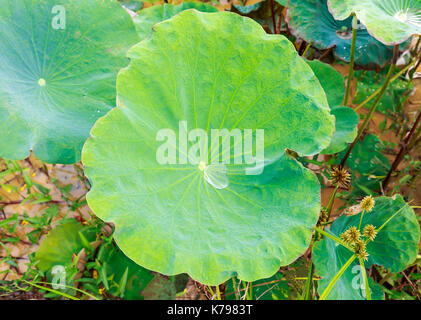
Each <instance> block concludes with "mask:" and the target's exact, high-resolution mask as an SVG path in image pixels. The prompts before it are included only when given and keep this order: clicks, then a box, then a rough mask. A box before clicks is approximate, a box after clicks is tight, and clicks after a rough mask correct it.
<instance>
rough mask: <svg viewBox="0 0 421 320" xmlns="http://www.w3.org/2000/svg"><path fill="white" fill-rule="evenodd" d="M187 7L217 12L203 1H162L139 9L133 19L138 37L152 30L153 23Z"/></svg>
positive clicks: (144, 36) (143, 36)
mask: <svg viewBox="0 0 421 320" xmlns="http://www.w3.org/2000/svg"><path fill="white" fill-rule="evenodd" d="M188 9H196V10H198V11H201V12H218V9H217V8H215V7H213V6H211V5H210V4H206V3H203V2H194V1H192V2H190V1H186V2H182V3H180V4H178V5H174V4H167V3H164V4H163V5H160V6H153V7H150V8H146V9H144V10H142V11H140V12H139V14H138V15H137V16H135V17H134V19H133V21H134V23H135V26H136V31H137V33H138V35H139V37H140V38H141V39H144V38H146V37H147V36H148V35H149V34H150V33H151V32H152V27H153V26H154V25H155V24H157V23H159V22H162V21H165V20H168V19H170V18H172V17H174V16H175V15H176V14H177V13H180V12H182V11H184V10H188Z"/></svg>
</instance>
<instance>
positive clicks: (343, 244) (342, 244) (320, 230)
mask: <svg viewBox="0 0 421 320" xmlns="http://www.w3.org/2000/svg"><path fill="white" fill-rule="evenodd" d="M316 231H317V232H319V233H321V234H322V235H324V236H326V237H328V238H329V239H332V240H333V241H335V242H336V243H339V244H340V245H341V246H343V247H345V248H347V249H348V250H349V251H352V252H354V250H352V249H351V248H350V247H349V246H347V245H346V244H345V243H344V242H343V241H342V240H341V239H339V238H338V237H336V236H334V235H331V234H330V233H327V232H326V231H324V230H323V229H321V228H319V227H316Z"/></svg>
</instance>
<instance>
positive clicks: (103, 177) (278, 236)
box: [83, 10, 333, 285]
mask: <svg viewBox="0 0 421 320" xmlns="http://www.w3.org/2000/svg"><path fill="white" fill-rule="evenodd" d="M129 57H130V58H131V63H130V65H129V67H128V68H126V69H124V70H123V71H122V72H120V74H119V77H118V80H117V91H118V99H119V102H120V106H119V107H118V108H116V109H114V110H112V111H111V112H110V113H108V114H107V116H105V117H103V118H101V119H100V120H99V121H98V122H97V124H96V125H95V127H94V128H93V130H92V132H91V134H92V137H91V138H90V139H89V140H88V141H87V143H86V144H85V147H84V151H83V163H84V165H85V168H86V173H87V175H88V177H89V179H90V180H91V181H92V182H93V188H92V190H91V191H90V193H89V194H88V196H87V198H88V203H89V205H90V207H91V208H92V209H93V210H94V212H95V213H96V214H97V215H98V216H99V217H100V218H101V219H104V220H107V221H113V222H114V223H115V224H116V233H115V238H116V241H117V243H118V245H119V246H120V248H121V249H122V250H123V251H124V253H125V254H126V255H127V256H128V257H130V258H131V259H132V260H134V261H135V262H137V263H139V264H140V265H142V266H144V267H146V268H148V269H151V270H154V271H158V272H161V273H164V274H168V275H172V274H178V273H184V272H185V273H188V274H189V275H191V276H192V277H193V278H194V279H196V280H198V281H200V282H202V283H206V284H213V285H215V284H218V283H221V282H223V281H225V280H227V279H228V278H230V277H232V276H233V275H235V274H238V277H239V278H240V279H243V280H247V281H254V280H257V279H261V278H267V277H270V276H272V275H273V274H274V273H275V272H276V271H277V270H278V268H279V266H280V265H287V264H289V263H291V262H292V261H294V260H295V259H296V258H297V257H298V256H300V255H301V254H302V253H303V252H304V251H305V250H306V248H307V247H308V245H309V241H310V238H311V234H312V229H313V227H314V225H315V223H316V222H317V219H318V215H319V209H320V186H319V183H318V181H317V179H316V178H315V176H314V174H313V173H312V172H310V171H309V170H307V169H306V168H303V167H302V166H301V165H299V164H298V163H297V162H296V161H295V160H293V159H289V158H288V157H287V156H286V155H285V149H286V148H289V149H292V150H295V151H297V152H298V153H300V154H305V155H311V154H316V153H318V152H320V151H321V150H322V149H324V148H325V147H327V146H328V145H329V143H330V139H331V136H332V135H333V117H332V116H331V115H330V114H329V108H328V106H327V101H326V97H325V94H324V93H323V90H322V88H321V86H320V84H319V82H318V81H317V79H316V78H315V76H314V74H313V73H312V71H311V69H310V67H309V66H308V65H307V64H306V63H305V62H304V61H303V60H302V59H301V58H300V57H299V56H298V55H297V53H296V51H295V49H294V47H293V46H292V44H291V43H290V42H289V41H288V40H287V39H286V38H285V37H283V36H280V35H267V34H266V33H265V32H264V30H263V29H262V28H261V27H260V25H259V24H257V23H256V22H254V21H253V20H251V19H249V18H244V17H241V16H239V15H236V14H232V13H228V12H220V13H212V14H209V13H201V12H198V11H196V10H187V11H184V12H182V13H180V14H178V15H176V16H175V17H174V18H172V19H170V20H167V21H165V22H162V23H160V24H157V25H156V26H155V28H154V32H153V33H152V37H150V38H148V39H146V40H144V41H142V42H140V43H139V44H137V45H136V46H134V47H133V48H132V49H131V50H130V51H129ZM275 66H276V67H275ZM184 125H185V126H187V129H188V131H190V130H192V129H199V128H200V129H203V132H204V134H205V135H207V134H208V133H209V134H210V133H211V131H212V130H214V129H219V128H226V129H227V132H229V130H231V129H238V131H239V132H246V131H245V130H248V129H250V130H251V131H252V132H254V131H255V130H256V129H262V130H264V141H262V144H261V145H260V147H263V148H264V162H260V163H259V164H258V166H257V168H254V169H253V166H254V164H253V165H246V164H244V162H242V163H237V162H235V163H234V162H233V161H228V163H226V164H221V163H219V164H218V163H216V164H214V163H213V161H211V160H212V159H211V158H210V157H207V158H202V159H203V160H202V161H201V162H199V163H197V162H196V163H192V162H191V161H189V162H187V163H186V164H183V163H181V162H182V161H181V159H182V156H183V155H184V154H185V153H184V147H187V145H188V147H189V151H191V150H194V149H193V147H194V146H195V145H196V144H193V143H192V142H189V143H187V141H185V140H184V138H183V135H184V133H185V132H186V131H185V130H186V129H185V128H184V129H183V126H184ZM180 127H181V129H180ZM162 129H164V130H166V132H170V133H171V132H174V134H175V135H177V136H179V138H180V140H179V141H178V142H177V143H176V146H175V145H171V146H170V147H169V149H168V150H173V151H177V154H178V155H179V157H178V159H177V163H176V164H164V165H163V164H159V163H158V160H157V150H158V149H159V148H160V147H162V144H163V142H162V141H157V139H156V138H157V135H158V137H159V133H160V132H161V131H160V130H162ZM179 130H180V131H179ZM179 132H181V134H179ZM183 132H184V133H183ZM248 132H249V131H248ZM190 133H191V131H190ZM247 136H248V137H250V136H251V135H250V133H248V134H247ZM252 136H254V137H257V133H256V132H254V133H253V135H252ZM158 140H159V139H158ZM168 141H170V140H168ZM168 141H167V142H168ZM241 141H243V140H241ZM244 141H246V136H245V135H244ZM237 142H238V141H237ZM174 143H175V142H174ZM236 145H237V144H235V145H234V144H230V146H229V149H228V150H225V151H222V150H220V148H217V149H216V150H217V152H216V153H215V154H211V153H209V156H211V155H212V156H213V159H215V158H220V156H221V154H222V153H224V152H226V151H229V152H230V153H229V154H233V153H234V152H235V149H236V148H235V146H236ZM219 147H221V145H220V144H219ZM260 147H259V148H260ZM204 150H207V148H204ZM252 150H253V151H252V152H251V153H252V154H253V155H254V154H256V153H255V152H256V151H257V149H256V143H253V149H252ZM185 151H187V150H185ZM237 151H238V148H237ZM250 151H251V150H250ZM247 152H249V151H248V150H247ZM247 154H249V153H245V152H244V153H243V150H241V151H240V155H239V157H238V154H237V157H235V158H236V160H241V161H242V160H243V159H245V158H247ZM230 160H231V159H230ZM223 165H224V166H225V169H224V168H223ZM211 166H215V167H214V168H212V169H209V168H210V167H211ZM206 169H209V170H208V171H207V175H205V171H206ZM227 182H228V185H226V184H227Z"/></svg>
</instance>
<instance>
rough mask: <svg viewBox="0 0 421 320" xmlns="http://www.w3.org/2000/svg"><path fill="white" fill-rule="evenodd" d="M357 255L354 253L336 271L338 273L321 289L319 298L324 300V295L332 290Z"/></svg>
mask: <svg viewBox="0 0 421 320" xmlns="http://www.w3.org/2000/svg"><path fill="white" fill-rule="evenodd" d="M356 257H357V255H356V254H355V253H354V254H353V255H352V256H351V258H349V260H348V261H347V262H345V264H344V265H343V266H342V268H341V269H340V270H339V271H338V273H337V274H336V275H335V276H334V277H333V279H332V280H331V281H330V282H329V284H328V285H327V287H326V289H325V290H324V291H323V293H322V295H321V296H320V298H319V300H325V299H326V297H327V296H328V295H329V293H330V291H332V288H333V286H334V285H335V284H336V282H338V280H339V278H340V277H341V276H342V275H343V273H344V272H345V271H346V269H348V267H349V266H350V265H351V263H352V262H354V260H355V258H356Z"/></svg>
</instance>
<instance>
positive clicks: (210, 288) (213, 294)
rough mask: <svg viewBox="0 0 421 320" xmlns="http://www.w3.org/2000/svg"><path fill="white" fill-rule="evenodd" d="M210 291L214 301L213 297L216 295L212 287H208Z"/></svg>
mask: <svg viewBox="0 0 421 320" xmlns="http://www.w3.org/2000/svg"><path fill="white" fill-rule="evenodd" d="M208 290H209V291H210V293H211V295H212V299H213V297H215V293H214V292H213V290H212V287H211V286H208Z"/></svg>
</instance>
